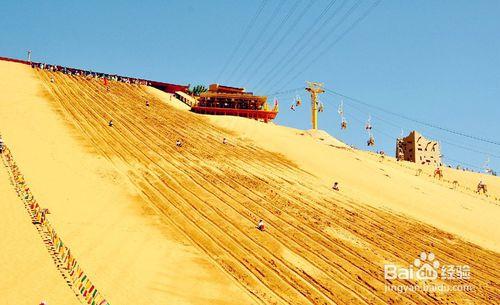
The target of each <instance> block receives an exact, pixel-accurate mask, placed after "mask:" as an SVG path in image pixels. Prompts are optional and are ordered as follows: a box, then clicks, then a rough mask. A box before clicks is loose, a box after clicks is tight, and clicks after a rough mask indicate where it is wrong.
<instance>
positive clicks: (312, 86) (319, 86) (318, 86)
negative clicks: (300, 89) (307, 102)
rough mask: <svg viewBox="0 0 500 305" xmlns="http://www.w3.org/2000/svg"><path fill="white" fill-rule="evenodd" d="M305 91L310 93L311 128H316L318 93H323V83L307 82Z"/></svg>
mask: <svg viewBox="0 0 500 305" xmlns="http://www.w3.org/2000/svg"><path fill="white" fill-rule="evenodd" d="M306 91H309V93H311V123H312V129H314V130H316V129H318V94H321V93H324V92H325V90H324V89H323V83H317V82H307V87H306Z"/></svg>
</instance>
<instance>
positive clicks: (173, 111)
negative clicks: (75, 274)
mask: <svg viewBox="0 0 500 305" xmlns="http://www.w3.org/2000/svg"><path fill="white" fill-rule="evenodd" d="M50 75H52V76H53V77H54V78H55V82H54V83H51V82H50V81H49V77H50ZM0 92H1V93H0V132H2V134H3V137H4V139H5V141H6V142H7V144H8V145H9V147H10V149H11V151H12V153H13V154H14V156H15V158H16V161H17V163H18V164H19V166H20V167H21V170H22V171H23V174H24V175H25V176H26V179H27V180H28V182H29V184H30V185H31V188H32V191H33V193H34V194H35V196H36V197H37V198H38V201H39V202H40V203H41V204H42V205H44V206H45V207H47V208H49V209H50V210H51V212H52V214H51V215H49V217H50V221H51V222H52V223H53V224H54V226H55V227H56V229H57V231H58V233H59V234H60V235H61V237H62V238H64V239H65V240H66V242H67V244H68V245H69V247H70V248H71V250H72V251H73V253H74V254H75V255H76V256H77V257H78V258H79V262H80V264H81V265H82V266H83V267H84V268H85V270H86V272H87V273H88V274H89V275H90V276H91V277H92V279H93V282H94V283H95V284H96V286H97V287H98V288H99V289H100V290H101V291H104V293H105V295H106V296H107V298H108V300H109V301H110V303H111V304H146V303H151V304H387V303H407V304H422V303H435V304H446V303H451V302H453V301H455V302H457V303H467V302H469V303H471V304H472V303H485V304H487V303H489V302H490V301H489V300H492V299H495V298H497V297H498V295H499V293H500V291H499V288H498V287H499V285H498V278H499V271H497V268H496V267H497V266H498V265H499V263H500V257H499V255H498V251H499V250H500V234H498V233H499V230H498V228H497V220H498V218H499V216H500V210H499V201H498V199H497V198H498V197H499V196H500V194H499V192H498V190H499V189H500V180H499V179H498V178H496V177H491V176H484V175H479V174H475V173H468V172H461V171H456V170H451V169H445V171H444V175H445V179H447V180H449V181H444V180H443V181H438V180H435V179H433V178H431V177H429V176H428V174H430V173H431V172H432V170H433V169H430V168H425V167H424V171H423V174H422V175H420V176H416V171H417V168H418V166H416V165H414V164H410V163H406V162H404V163H397V162H396V161H394V159H392V158H388V157H387V158H385V160H384V161H383V162H380V159H379V157H378V156H376V155H373V154H371V153H367V152H362V151H357V150H351V149H348V148H345V147H343V144H342V143H341V142H339V141H337V140H335V139H334V138H328V137H327V135H325V134H321V133H320V134H311V133H308V132H304V131H300V130H296V129H292V128H285V127H282V126H277V125H273V124H263V123H258V122H255V121H251V120H246V119H242V118H233V117H205V116H201V115H195V114H192V113H190V112H188V111H186V110H185V109H183V108H185V107H183V106H182V105H181V104H179V103H178V101H175V100H173V99H172V98H171V97H170V96H169V95H167V94H165V93H162V92H159V91H157V90H155V89H152V88H145V87H139V86H137V85H131V84H123V83H114V82H111V83H110V92H107V91H106V89H105V88H104V86H103V84H102V82H101V81H98V80H94V79H90V80H88V79H85V78H84V77H76V76H72V77H70V76H65V75H63V74H61V73H51V72H47V71H36V70H32V69H31V68H29V67H27V66H23V65H20V64H14V63H7V62H0ZM146 100H149V101H150V102H151V106H150V107H149V108H148V107H145V101H146ZM110 119H113V121H114V123H115V125H114V127H112V128H110V127H108V126H107V122H108V121H109V120H110ZM224 137H226V138H228V139H229V143H228V144H226V145H224V144H222V143H221V141H222V138H224ZM177 139H182V140H183V144H184V145H183V147H182V148H177V147H176V146H175V141H176V140H177ZM0 171H2V170H0ZM478 179H483V180H484V181H486V183H487V184H488V187H489V190H490V197H485V196H484V195H477V194H475V193H474V192H473V190H472V189H473V188H474V187H475V184H476V183H477V181H478ZM453 180H457V181H458V183H459V186H458V187H457V188H456V189H453V185H452V183H451V181H453ZM333 181H339V182H340V187H341V191H340V192H334V191H332V190H331V184H332V183H333ZM0 186H1V187H2V194H3V193H4V192H3V190H4V189H6V190H7V189H8V188H9V187H10V185H9V184H8V179H7V177H6V174H5V173H0ZM6 192H7V191H6ZM7 193H8V192H7ZM7 198H8V200H1V201H0V204H1V207H2V209H4V210H9V211H10V209H14V208H13V207H11V205H16V204H19V205H20V202H18V201H19V199H17V198H16V197H15V194H13V195H12V196H10V197H7ZM19 205H18V206H17V207H16V209H18V210H19V211H18V213H17V212H16V213H17V214H16V215H17V216H15V218H13V219H12V222H6V223H4V224H3V227H2V232H6V233H5V234H7V235H8V234H11V233H13V232H18V234H19V237H18V238H19V241H18V242H17V241H16V240H17V239H14V240H11V239H10V237H9V239H7V238H6V237H2V239H1V241H2V244H3V242H4V240H5V243H6V245H7V248H9V251H7V252H5V253H4V254H3V255H5V257H6V258H5V259H2V260H0V263H1V265H0V270H23V268H27V267H26V266H30V265H29V262H26V261H25V260H19V259H18V258H17V257H15V253H14V252H15V250H13V248H23V247H33V249H34V250H33V251H30V253H33V254H32V259H33V262H36V263H35V264H36V268H40V270H41V272H44V273H46V274H47V276H46V278H44V282H43V284H44V285H47V286H44V287H41V288H40V283H38V282H39V279H38V277H37V276H36V275H35V274H34V276H33V277H28V278H24V277H21V276H19V277H17V276H8V277H2V278H0V295H3V294H2V292H3V291H5V290H7V289H8V290H9V293H10V294H9V297H10V299H9V300H12V301H15V302H17V303H24V302H23V300H24V299H23V298H22V296H25V295H28V296H29V297H33V298H35V299H37V298H39V297H40V294H37V295H35V292H33V293H31V287H39V289H41V290H42V292H43V291H45V289H46V288H45V287H54V288H53V289H52V290H51V293H50V294H49V293H48V292H47V294H46V297H45V299H47V301H49V304H50V305H52V304H59V303H61V302H66V301H65V300H66V299H65V298H66V297H67V296H71V291H70V290H69V289H68V290H65V289H64V288H65V287H64V281H63V279H62V278H58V277H57V273H56V269H55V267H54V269H51V268H50V267H51V266H50V264H51V262H50V260H49V255H48V253H46V252H44V251H45V248H44V246H43V243H42V242H41V240H37V239H36V237H37V236H36V234H35V233H36V231H35V232H30V226H31V223H30V220H29V218H28V216H27V215H25V216H26V217H24V218H23V215H22V212H23V211H21V210H22V208H20V207H19ZM260 218H262V219H264V220H265V221H266V223H267V225H268V228H269V229H268V231H267V232H265V233H263V232H259V231H257V230H256V229H255V224H256V223H257V221H258V220H259V219H260ZM20 228H23V229H20ZM31 230H32V231H34V228H31ZM16 234H17V233H16ZM30 234H31V235H32V236H31V237H29V236H30ZM29 238H31V239H29ZM21 240H23V242H21ZM26 241H29V242H26ZM424 250H425V251H433V252H434V253H435V254H436V256H437V257H438V258H439V260H440V261H441V262H442V263H449V264H452V263H453V264H458V263H460V264H468V265H470V266H471V269H472V272H473V276H472V278H471V280H470V282H469V283H470V284H472V285H474V286H475V289H476V290H475V291H474V292H453V293H447V294H440V293H424V292H411V293H406V294H397V293H394V292H387V293H384V284H385V281H384V278H383V264H384V263H386V262H394V263H397V264H401V265H404V264H409V263H411V262H412V261H413V259H414V258H415V257H416V256H417V255H418V254H419V253H420V252H421V251H424ZM25 264H27V265H25ZM7 265H11V266H9V268H11V269H4V268H7ZM12 266H14V267H12ZM50 274H52V276H51V275H50ZM37 280H38V282H37ZM395 282H397V281H395ZM21 283H22V284H21ZM36 285H39V286H36ZM16 296H17V298H16ZM0 298H1V297H0ZM75 300H76V299H75ZM30 302H31V299H30ZM68 303H69V301H68V302H66V303H65V304H68Z"/></svg>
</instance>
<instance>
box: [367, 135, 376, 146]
mask: <svg viewBox="0 0 500 305" xmlns="http://www.w3.org/2000/svg"><path fill="white" fill-rule="evenodd" d="M366 145H368V146H375V138H374V137H373V136H372V135H370V138H369V139H368V141H366Z"/></svg>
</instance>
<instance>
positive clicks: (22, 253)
mask: <svg viewBox="0 0 500 305" xmlns="http://www.w3.org/2000/svg"><path fill="white" fill-rule="evenodd" d="M0 194H1V199H0V209H1V210H2V216H3V219H2V221H0V232H2V237H1V238H0V248H1V249H2V251H0V270H2V273H1V274H2V277H1V280H0V300H1V301H2V304H7V305H10V304H12V305H14V304H40V302H41V301H43V300H45V301H47V302H49V304H80V302H79V301H78V299H77V298H76V296H75V295H73V292H72V290H71V289H70V288H69V287H68V286H67V285H66V283H65V281H64V279H63V277H62V276H61V275H60V274H59V272H58V271H57V269H56V266H55V264H54V262H53V261H52V259H51V257H50V255H49V254H48V252H47V250H46V248H45V247H44V244H43V241H42V238H41V237H40V235H39V234H38V233H37V231H36V229H35V227H34V226H33V225H32V224H31V219H30V217H29V215H28V212H27V211H26V210H25V208H24V205H23V203H22V201H21V199H19V198H18V197H17V195H16V193H15V191H14V189H13V188H12V186H11V185H10V183H9V176H8V174H7V171H6V169H5V167H4V165H3V163H0Z"/></svg>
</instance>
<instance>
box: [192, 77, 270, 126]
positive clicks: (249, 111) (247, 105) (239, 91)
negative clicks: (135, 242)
mask: <svg viewBox="0 0 500 305" xmlns="http://www.w3.org/2000/svg"><path fill="white" fill-rule="evenodd" d="M191 111H193V112H196V113H201V114H213V115H233V116H241V117H246V118H251V119H255V120H259V121H264V122H268V121H271V120H273V119H274V118H275V117H276V115H277V114H278V105H277V104H275V105H274V107H273V109H272V110H269V107H268V105H267V96H257V95H253V93H252V92H245V89H244V88H235V87H228V86H222V85H219V84H212V85H210V86H209V88H208V91H207V92H203V93H201V94H200V97H199V100H198V103H197V104H196V105H195V106H193V107H191Z"/></svg>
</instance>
